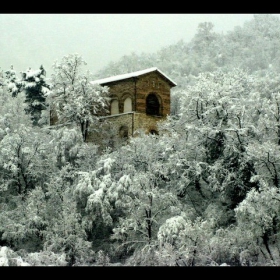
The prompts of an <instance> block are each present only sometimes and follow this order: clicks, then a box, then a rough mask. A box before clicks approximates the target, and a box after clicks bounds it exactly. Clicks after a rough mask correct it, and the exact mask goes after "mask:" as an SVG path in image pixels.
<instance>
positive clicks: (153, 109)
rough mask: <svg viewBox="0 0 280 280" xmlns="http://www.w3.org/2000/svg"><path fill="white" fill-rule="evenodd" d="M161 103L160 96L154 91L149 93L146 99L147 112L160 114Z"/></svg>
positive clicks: (153, 114)
mask: <svg viewBox="0 0 280 280" xmlns="http://www.w3.org/2000/svg"><path fill="white" fill-rule="evenodd" d="M159 109H160V104H159V101H158V98H157V97H156V95H155V94H154V93H151V94H149V95H148V97H147V100H146V114H147V115H152V116H159V115H160V112H159Z"/></svg>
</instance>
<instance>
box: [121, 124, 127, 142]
mask: <svg viewBox="0 0 280 280" xmlns="http://www.w3.org/2000/svg"><path fill="white" fill-rule="evenodd" d="M119 136H120V138H122V139H124V140H126V139H128V127H127V126H126V125H122V126H121V127H120V130H119Z"/></svg>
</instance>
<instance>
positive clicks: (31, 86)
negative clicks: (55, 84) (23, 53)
mask: <svg viewBox="0 0 280 280" xmlns="http://www.w3.org/2000/svg"><path fill="white" fill-rule="evenodd" d="M21 75H22V82H21V84H22V90H23V92H24V93H25V96H26V97H25V103H26V104H27V107H26V109H25V110H26V113H27V114H30V115H31V120H32V122H33V125H39V124H40V123H41V122H42V120H41V117H42V111H43V110H47V109H48V104H46V98H47V96H48V94H49V90H50V86H49V85H48V84H47V82H46V71H45V69H44V68H43V66H42V65H41V67H40V68H39V69H38V70H32V69H28V70H27V71H25V72H22V73H21ZM40 120H41V122H40Z"/></svg>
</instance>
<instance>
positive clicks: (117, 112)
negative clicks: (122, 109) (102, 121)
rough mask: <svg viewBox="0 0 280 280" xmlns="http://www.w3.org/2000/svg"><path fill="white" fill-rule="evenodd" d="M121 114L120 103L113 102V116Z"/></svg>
mask: <svg viewBox="0 0 280 280" xmlns="http://www.w3.org/2000/svg"><path fill="white" fill-rule="evenodd" d="M115 114H119V101H118V100H116V99H114V100H113V101H112V102H111V115H115Z"/></svg>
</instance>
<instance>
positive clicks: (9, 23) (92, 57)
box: [0, 13, 254, 76]
mask: <svg viewBox="0 0 280 280" xmlns="http://www.w3.org/2000/svg"><path fill="white" fill-rule="evenodd" d="M253 16H254V14H137V13H136V14H114V13H113V14H0V34H1V40H0V69H2V70H7V69H9V68H10V65H11V64H12V65H14V69H15V70H16V71H17V72H20V71H24V70H26V69H27V68H28V67H31V68H32V69H38V68H39V67H40V65H41V64H43V66H44V67H45V69H46V71H47V76H48V73H51V71H52V68H51V65H52V64H53V62H54V61H55V60H60V59H61V58H62V57H63V56H64V55H67V54H70V53H78V54H80V55H81V56H82V57H83V58H84V60H85V61H86V62H87V63H88V65H87V69H89V70H90V71H91V72H93V73H95V72H96V71H98V70H100V69H101V68H103V67H105V66H106V65H107V64H108V63H109V62H110V61H117V60H119V59H120V58H121V57H122V56H124V55H130V54H131V53H132V52H135V53H136V54H138V55H140V54H141V53H143V52H144V53H155V52H157V51H159V50H160V49H162V48H163V47H167V46H169V45H171V44H176V43H177V42H178V41H179V40H181V39H182V40H184V41H185V42H188V41H190V40H191V39H192V38H193V36H194V35H195V34H196V32H197V27H198V24H199V23H201V22H212V23H213V24H214V31H215V32H218V33H221V32H223V33H224V34H226V32H227V31H229V30H233V28H234V27H235V26H243V24H244V22H245V21H249V20H251V19H253Z"/></svg>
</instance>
